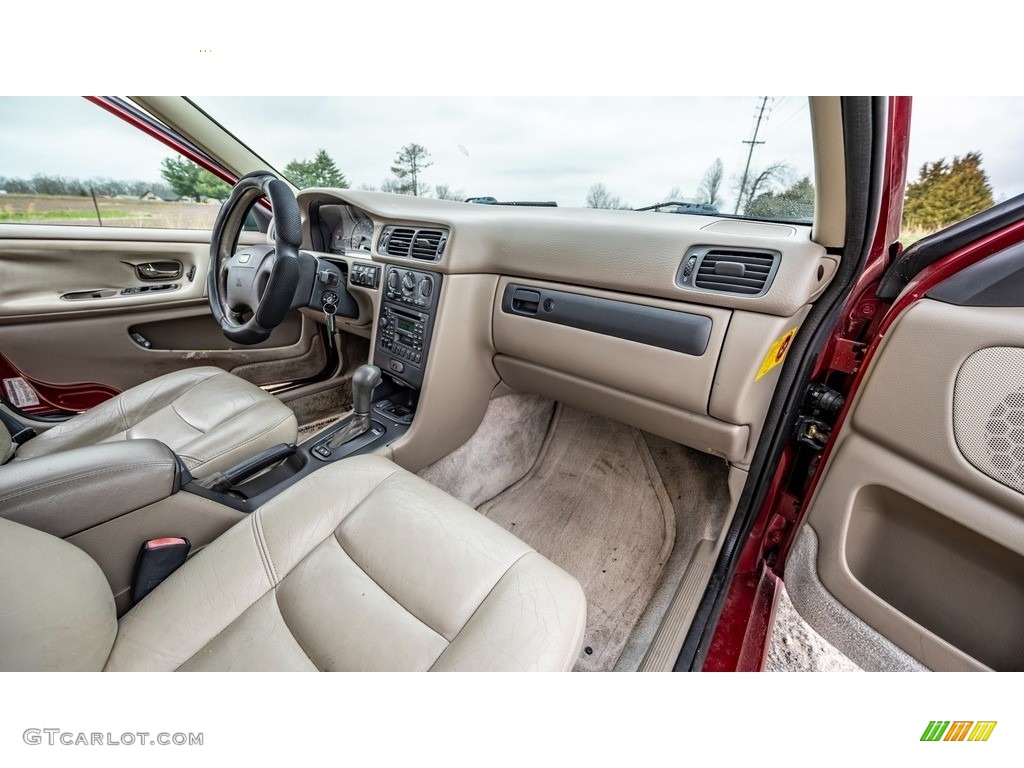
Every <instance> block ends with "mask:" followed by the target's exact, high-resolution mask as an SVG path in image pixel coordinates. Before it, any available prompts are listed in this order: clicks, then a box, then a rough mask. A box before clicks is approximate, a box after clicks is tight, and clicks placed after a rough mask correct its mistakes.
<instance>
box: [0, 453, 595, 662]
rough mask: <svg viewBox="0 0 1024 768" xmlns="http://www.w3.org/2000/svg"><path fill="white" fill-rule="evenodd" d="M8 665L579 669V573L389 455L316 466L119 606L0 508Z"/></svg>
mask: <svg viewBox="0 0 1024 768" xmlns="http://www.w3.org/2000/svg"><path fill="white" fill-rule="evenodd" d="M0 605H2V606H3V611H2V613H3V621H2V622H0V668H2V669H5V670H15V669H20V670H99V669H106V670H111V671H116V670H569V669H571V668H572V666H573V664H574V663H575V661H576V657H577V655H578V654H579V651H580V647H581V645H582V642H583V627H584V624H585V620H586V605H585V602H584V597H583V591H582V589H581V588H580V585H579V583H578V582H577V581H576V580H575V579H574V578H573V577H571V576H570V575H568V574H567V573H565V572H564V571H563V570H561V569H560V568H558V567H557V566H555V565H553V564H552V563H551V562H549V561H548V560H546V559H545V558H543V557H542V556H541V555H539V554H537V553H536V552H534V551H533V550H532V549H530V548H529V547H528V546H526V544H524V543H523V542H521V541H519V540H518V539H517V538H516V537H514V536H512V535H511V534H510V533H508V532H506V531H505V530H504V529H502V528H500V527H499V526H497V525H496V524H494V523H492V522H491V521H489V520H487V519H486V518H485V517H483V516H482V515H480V514H479V513H477V512H476V511H474V510H473V509H471V508H469V507H467V506H465V505H464V504H462V503H461V502H459V501H456V500H455V499H453V498H451V497H450V496H448V495H446V494H445V493H443V492H442V491H440V490H438V489H437V488H435V487H434V486H432V485H430V484H429V483H427V482H426V481H424V480H421V479H420V478H418V477H416V476H415V475H412V474H410V473H408V472H406V471H404V470H402V469H400V468H399V467H398V466H396V465H395V464H393V463H391V462H390V461H387V460H386V459H383V458H380V457H376V456H363V457H358V458H354V459H349V460H346V461H342V462H338V463H337V464H334V465H332V466H329V467H326V468H324V469H321V470H319V471H317V472H316V473H315V474H313V475H311V476H309V477H307V478H306V479H304V480H302V481H301V482H300V483H297V484H296V485H294V486H292V487H291V488H289V489H287V490H286V491H284V492H283V493H281V494H280V495H279V496H277V497H276V498H275V499H273V500H272V501H271V502H269V503H267V504H266V505H264V506H263V507H261V508H260V509H259V510H258V511H256V512H255V513H253V514H252V515H250V516H249V517H248V518H246V519H245V520H242V521H241V522H240V523H238V524H237V525H236V526H234V527H233V528H231V529H230V530H228V531H227V533H225V534H224V535H223V536H221V537H220V538H218V539H217V540H215V541H214V542H213V543H212V544H211V545H210V546H208V547H207V548H206V549H204V550H203V551H201V552H200V553H198V554H197V555H195V556H194V557H193V558H192V559H190V560H189V561H188V562H187V563H186V564H185V565H184V566H183V567H182V568H181V569H179V570H178V571H177V572H175V573H174V574H173V575H172V576H171V577H170V578H169V579H168V580H167V581H165V582H164V583H163V584H161V585H160V586H159V587H157V588H156V590H154V592H153V593H152V594H150V595H149V596H148V597H146V598H145V599H144V600H143V601H142V602H140V603H139V604H138V605H137V606H135V607H134V608H133V609H132V610H131V611H130V612H128V613H127V614H125V616H124V617H122V619H121V621H120V623H119V624H118V623H117V622H116V620H115V618H114V603H113V600H112V599H111V595H110V590H109V588H108V586H107V583H106V580H105V579H104V577H103V575H102V573H101V572H100V570H99V568H98V567H97V566H96V564H95V563H94V562H93V561H92V560H91V559H90V558H89V557H88V556H87V555H85V553H83V552H82V551H81V550H78V549H76V548H75V547H73V546H72V545H71V544H68V543H66V542H64V541H61V540H60V539H57V538H54V537H52V536H50V535H48V534H45V533H42V532H40V531H36V530H33V529H30V528H26V527H24V526H21V525H19V524H17V523H13V522H11V521H8V520H3V519H0Z"/></svg>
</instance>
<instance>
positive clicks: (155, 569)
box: [132, 537, 192, 605]
mask: <svg viewBox="0 0 1024 768" xmlns="http://www.w3.org/2000/svg"><path fill="white" fill-rule="evenodd" d="M191 548H192V544H191V543H190V542H189V540H188V539H183V538H180V537H168V538H163V539H150V540H149V541H147V542H145V543H144V544H143V545H142V547H141V548H140V549H139V557H138V559H137V560H136V561H135V574H134V576H133V577H132V604H133V605H134V604H136V603H138V602H139V601H140V600H142V598H144V597H145V596H146V595H148V594H149V593H150V592H152V591H153V590H154V589H156V588H157V587H158V586H160V584H161V583H162V582H163V581H164V579H166V578H167V577H168V576H170V575H171V574H172V573H174V572H175V571H176V570H178V569H179V568H180V567H181V566H182V565H183V564H184V563H185V560H186V559H187V558H188V552H189V550H190V549H191Z"/></svg>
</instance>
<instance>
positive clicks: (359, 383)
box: [327, 365, 381, 450]
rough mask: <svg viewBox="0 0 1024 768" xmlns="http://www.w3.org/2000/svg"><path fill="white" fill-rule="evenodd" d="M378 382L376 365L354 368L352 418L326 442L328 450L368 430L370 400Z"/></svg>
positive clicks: (379, 377) (378, 369)
mask: <svg viewBox="0 0 1024 768" xmlns="http://www.w3.org/2000/svg"><path fill="white" fill-rule="evenodd" d="M380 380H381V375H380V368H378V367H377V366H376V365H360V366H359V367H358V368H356V372H355V373H354V374H353V375H352V418H351V419H349V422H348V424H346V425H345V426H344V427H342V428H341V429H339V430H338V431H337V432H335V433H334V435H333V436H332V437H331V439H330V440H328V441H327V447H328V448H330V449H332V450H333V449H334V448H338V447H340V446H342V445H344V444H345V443H347V442H348V441H349V440H351V439H352V438H354V437H359V435H361V434H363V432H365V431H366V430H368V429H369V428H370V398H371V397H372V395H373V390H374V388H376V386H377V385H378V384H380Z"/></svg>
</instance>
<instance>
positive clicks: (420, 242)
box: [377, 227, 448, 261]
mask: <svg viewBox="0 0 1024 768" xmlns="http://www.w3.org/2000/svg"><path fill="white" fill-rule="evenodd" d="M447 244H448V232H447V230H443V229H413V228H412V227H384V230H383V232H381V235H380V242H379V243H378V244H377V250H378V251H379V252H381V253H383V254H386V255H387V256H396V257H398V258H403V259H408V258H411V259H416V260H417V261H440V259H441V255H442V254H443V253H444V248H445V245H447Z"/></svg>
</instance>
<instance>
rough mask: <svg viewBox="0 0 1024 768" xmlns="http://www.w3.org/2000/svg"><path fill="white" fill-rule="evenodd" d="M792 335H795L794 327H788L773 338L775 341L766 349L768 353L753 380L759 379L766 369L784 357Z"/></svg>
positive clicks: (766, 371)
mask: <svg viewBox="0 0 1024 768" xmlns="http://www.w3.org/2000/svg"><path fill="white" fill-rule="evenodd" d="M794 336H796V328H790V329H789V330H788V331H786V332H785V333H784V334H782V336H780V337H779V338H778V339H776V340H775V343H774V344H772V346H771V348H770V349H769V350H768V354H767V355H765V356H764V362H763V363H761V370H759V371H758V372H757V376H755V377H754V381H758V380H760V378H761V377H762V376H764V375H765V374H766V373H768V371H770V370H771V369H772V368H774V367H775V366H776V365H778V364H779V363H781V362H782V361H783V360H785V359H786V353H787V352H788V351H789V345H790V344H791V343H792V341H793V337H794Z"/></svg>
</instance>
